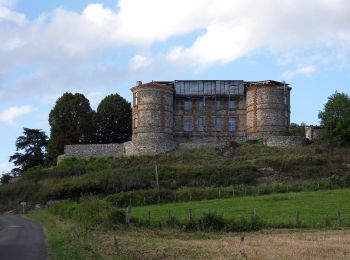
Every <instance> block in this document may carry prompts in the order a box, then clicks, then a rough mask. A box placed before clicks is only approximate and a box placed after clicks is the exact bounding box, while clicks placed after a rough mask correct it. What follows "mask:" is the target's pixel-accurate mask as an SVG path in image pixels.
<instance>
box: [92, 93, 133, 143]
mask: <svg viewBox="0 0 350 260" xmlns="http://www.w3.org/2000/svg"><path fill="white" fill-rule="evenodd" d="M131 114H132V112H131V104H130V103H129V102H127V101H126V100H125V99H124V98H122V97H121V96H119V95H118V94H114V95H109V96H107V97H105V98H104V99H103V100H102V101H101V103H100V104H99V106H98V108H97V112H96V114H95V124H96V135H97V140H98V142H99V143H123V142H126V141H129V140H131V124H132V123H131V118H132V116H131Z"/></svg>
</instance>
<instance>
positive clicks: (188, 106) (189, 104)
mask: <svg viewBox="0 0 350 260" xmlns="http://www.w3.org/2000/svg"><path fill="white" fill-rule="evenodd" d="M184 109H185V110H186V111H189V110H192V101H185V102H184Z"/></svg>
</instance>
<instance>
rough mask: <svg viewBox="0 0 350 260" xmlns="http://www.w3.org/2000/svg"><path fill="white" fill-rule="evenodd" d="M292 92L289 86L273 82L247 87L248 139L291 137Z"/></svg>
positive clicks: (258, 83) (251, 84) (256, 83)
mask: <svg viewBox="0 0 350 260" xmlns="http://www.w3.org/2000/svg"><path fill="white" fill-rule="evenodd" d="M290 90H291V88H290V87H288V84H286V83H282V82H277V81H271V80H268V81H258V82H252V83H249V84H248V85H247V86H246V114H247V137H248V139H259V138H264V137H268V136H283V135H289V124H290Z"/></svg>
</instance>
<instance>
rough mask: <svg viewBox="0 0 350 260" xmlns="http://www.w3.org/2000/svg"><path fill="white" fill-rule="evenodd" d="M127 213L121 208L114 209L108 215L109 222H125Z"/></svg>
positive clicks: (113, 223)
mask: <svg viewBox="0 0 350 260" xmlns="http://www.w3.org/2000/svg"><path fill="white" fill-rule="evenodd" d="M125 219H126V214H125V212H124V211H122V210H120V209H113V210H111V211H110V212H109V213H108V215H107V222H108V223H109V224H112V225H115V224H125Z"/></svg>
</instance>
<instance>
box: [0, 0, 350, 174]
mask: <svg viewBox="0 0 350 260" xmlns="http://www.w3.org/2000/svg"><path fill="white" fill-rule="evenodd" d="M349 28H350V2H349V1H348V0H333V1H330V0H308V1H302V0H284V1H281V0H264V1H260V0H191V1H188V0H120V1H115V0H107V1H102V0H101V1H89V0H74V1H57V0H50V1H46V0H30V1H28V0H17V1H16V0H0V136H1V139H0V174H1V173H2V172H6V171H8V170H10V169H11V167H12V165H11V164H10V163H8V158H9V156H10V155H12V154H13V153H14V152H15V140H16V138H17V137H18V136H19V135H21V133H22V129H23V127H29V128H40V129H43V130H45V131H46V132H47V134H49V131H50V129H49V125H48V123H47V118H48V114H49V112H50V110H51V109H52V107H53V106H54V103H55V101H56V99H57V98H58V97H59V96H61V95H62V94H63V93H64V92H67V91H69V92H74V93H75V92H80V93H83V94H85V95H86V97H88V98H89V100H90V102H91V105H92V107H93V108H96V107H97V105H98V103H99V102H100V101H101V99H102V98H103V97H105V96H106V95H108V94H111V93H119V94H120V95H122V96H123V97H125V98H126V99H127V100H129V101H131V94H130V91H129V89H130V88H131V87H132V86H133V84H134V83H135V82H136V81H137V80H141V81H143V82H147V81H151V80H174V79H242V80H265V79H273V80H279V81H282V80H285V81H286V82H288V83H290V84H291V86H292V88H293V90H292V97H291V98H292V101H291V112H292V115H291V121H292V122H296V123H301V122H305V123H307V124H317V123H318V118H317V115H318V112H319V111H320V110H322V108H323V105H324V103H325V102H326V101H327V97H328V96H330V95H331V94H333V93H334V92H335V91H338V92H345V93H347V94H349V92H350V91H349V90H350V73H349V68H350V66H349V61H350V55H349V54H350V30H349Z"/></svg>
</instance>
